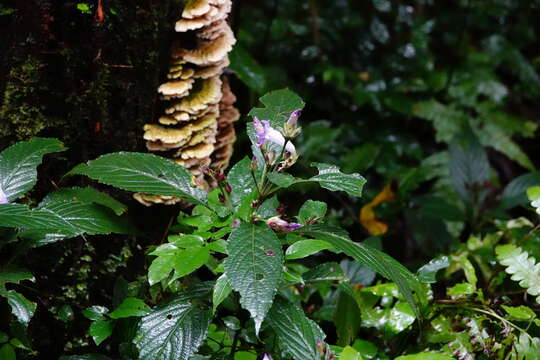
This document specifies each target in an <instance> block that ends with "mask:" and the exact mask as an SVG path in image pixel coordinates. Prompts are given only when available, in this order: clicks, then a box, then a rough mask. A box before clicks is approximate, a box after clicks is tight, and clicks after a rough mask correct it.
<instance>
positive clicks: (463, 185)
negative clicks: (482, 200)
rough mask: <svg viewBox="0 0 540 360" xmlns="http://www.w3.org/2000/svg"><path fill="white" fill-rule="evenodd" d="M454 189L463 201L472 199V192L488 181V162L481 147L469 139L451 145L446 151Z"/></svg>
mask: <svg viewBox="0 0 540 360" xmlns="http://www.w3.org/2000/svg"><path fill="white" fill-rule="evenodd" d="M448 154H449V158H450V163H449V166H450V174H451V176H452V182H453V185H454V188H455V189H456V191H457V192H458V193H459V195H460V196H461V197H462V199H463V200H465V201H471V199H472V198H473V195H472V190H471V189H474V188H477V189H478V188H479V187H480V186H481V185H483V184H484V183H485V182H486V181H487V180H488V179H489V169H490V168H489V162H488V159H487V155H486V152H485V151H484V149H483V148H482V146H481V145H480V144H479V143H478V142H477V141H475V140H474V139H471V140H470V141H464V142H462V143H461V144H452V145H451V146H450V148H449V151H448Z"/></svg>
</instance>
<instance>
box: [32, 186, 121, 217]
mask: <svg viewBox="0 0 540 360" xmlns="http://www.w3.org/2000/svg"><path fill="white" fill-rule="evenodd" d="M62 201H79V202H82V203H86V204H92V203H93V204H99V205H102V206H105V207H108V208H109V209H111V210H112V211H114V213H115V214H116V215H122V214H123V213H125V212H126V210H127V206H126V205H124V204H122V203H121V202H119V201H118V200H116V199H114V198H113V197H111V196H110V195H108V194H105V193H102V192H100V191H97V190H96V189H94V188H91V187H85V188H81V187H73V188H61V189H59V190H56V191H54V192H52V193H50V194H48V195H47V196H46V197H45V198H44V199H43V200H42V201H41V203H40V206H45V205H46V204H47V203H49V202H56V203H58V202H62Z"/></svg>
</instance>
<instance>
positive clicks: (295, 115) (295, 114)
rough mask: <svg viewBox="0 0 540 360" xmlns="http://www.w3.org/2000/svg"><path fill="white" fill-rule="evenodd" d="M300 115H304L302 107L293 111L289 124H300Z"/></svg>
mask: <svg viewBox="0 0 540 360" xmlns="http://www.w3.org/2000/svg"><path fill="white" fill-rule="evenodd" d="M300 115H302V110H300V109H298V110H294V111H293V112H292V113H291V116H289V120H287V124H288V125H291V126H296V125H298V118H299V117H300Z"/></svg>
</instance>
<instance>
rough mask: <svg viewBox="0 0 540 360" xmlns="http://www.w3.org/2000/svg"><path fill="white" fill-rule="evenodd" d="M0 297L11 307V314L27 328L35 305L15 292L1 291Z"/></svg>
mask: <svg viewBox="0 0 540 360" xmlns="http://www.w3.org/2000/svg"><path fill="white" fill-rule="evenodd" d="M0 296H5V297H6V298H7V301H8V304H9V306H10V307H11V313H12V314H13V315H15V317H16V318H17V320H19V322H20V323H22V324H23V325H25V326H28V324H29V323H30V320H32V317H33V316H34V313H35V311H36V308H37V305H36V303H33V302H31V301H30V300H28V299H27V298H25V297H24V296H23V295H21V294H19V293H18V292H16V291H15V290H9V291H6V292H4V291H2V292H0Z"/></svg>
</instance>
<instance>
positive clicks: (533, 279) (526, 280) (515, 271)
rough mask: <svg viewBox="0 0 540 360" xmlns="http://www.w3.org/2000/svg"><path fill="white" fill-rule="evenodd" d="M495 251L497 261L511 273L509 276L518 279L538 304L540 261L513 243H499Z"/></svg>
mask: <svg viewBox="0 0 540 360" xmlns="http://www.w3.org/2000/svg"><path fill="white" fill-rule="evenodd" d="M495 253H496V254H497V260H499V263H500V264H501V265H504V266H506V269H505V271H506V272H507V273H508V274H510V275H512V276H511V277H510V278H511V279H512V280H514V281H518V282H519V286H521V287H522V288H525V289H527V292H528V293H529V294H530V295H533V296H536V302H537V303H539V304H540V296H538V295H540V263H537V262H536V260H535V259H534V257H532V256H531V257H529V254H528V253H527V252H526V251H523V250H522V249H521V248H519V247H516V246H515V245H510V244H509V245H499V246H497V247H496V248H495Z"/></svg>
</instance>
